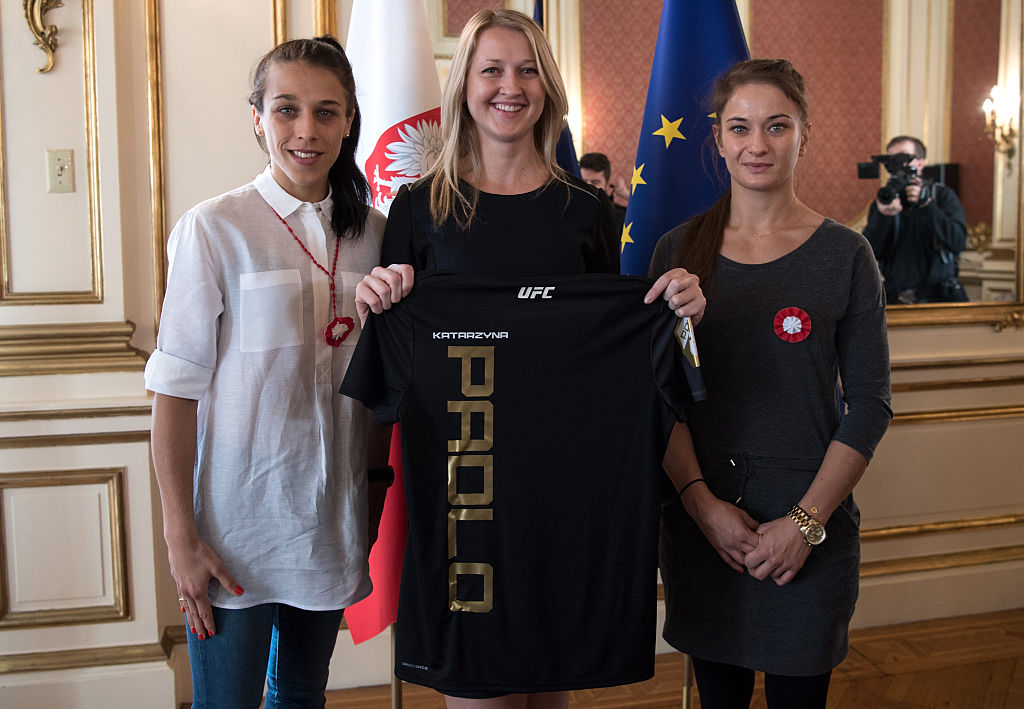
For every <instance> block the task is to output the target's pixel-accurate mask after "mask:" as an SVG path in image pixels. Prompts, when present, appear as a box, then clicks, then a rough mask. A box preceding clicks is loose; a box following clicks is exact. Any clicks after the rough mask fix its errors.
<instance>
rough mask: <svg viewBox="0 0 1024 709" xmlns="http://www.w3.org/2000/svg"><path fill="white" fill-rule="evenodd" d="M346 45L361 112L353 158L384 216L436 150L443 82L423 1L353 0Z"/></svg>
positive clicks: (439, 145)
mask: <svg viewBox="0 0 1024 709" xmlns="http://www.w3.org/2000/svg"><path fill="white" fill-rule="evenodd" d="M345 51H346V52H347V53H348V57H349V59H350V60H351V62H352V71H353V73H354V75H355V80H356V98H357V99H358V101H359V110H360V111H361V113H362V128H361V129H360V136H359V148H358V149H357V151H356V163H357V164H358V165H359V166H360V167H362V168H363V171H364V172H365V173H366V179H367V180H368V181H369V183H370V191H371V193H372V195H373V206H374V207H376V208H377V209H379V210H381V211H382V212H384V213H385V214H387V212H388V208H389V207H390V206H391V200H393V199H394V198H395V195H396V194H397V193H398V188H399V187H401V186H402V185H403V184H407V183H412V182H415V181H416V180H418V179H419V178H420V177H421V176H422V175H423V173H424V172H426V171H427V169H429V168H430V166H431V165H433V163H434V160H436V159H437V156H438V155H439V154H440V151H441V85H440V83H439V82H438V78H437V68H436V66H435V64H434V50H433V48H432V46H431V44H430V34H429V33H428V32H427V14H426V10H425V9H424V7H423V0H387V2H382V1H381V0H355V4H354V5H353V7H352V19H351V22H350V24H349V30H348V44H347V45H346V46H345Z"/></svg>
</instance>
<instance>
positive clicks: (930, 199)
mask: <svg viewBox="0 0 1024 709" xmlns="http://www.w3.org/2000/svg"><path fill="white" fill-rule="evenodd" d="M885 150H886V152H887V153H888V154H889V155H900V154H906V155H909V156H911V158H910V159H909V161H908V163H907V168H910V169H909V170H908V173H910V174H912V176H911V177H910V179H909V183H908V184H906V186H905V187H903V189H902V190H901V191H900V192H899V193H898V194H897V195H896V196H895V197H894V198H893V199H892V200H891V201H890V202H888V203H886V202H883V201H881V200H880V199H879V198H877V197H876V199H875V201H874V202H873V203H872V204H871V207H870V209H869V211H868V222H867V225H866V226H865V227H864V236H865V237H867V240H868V241H869V242H871V248H872V249H873V250H874V252H875V258H876V259H877V260H878V266H879V268H880V269H881V271H882V277H883V278H884V279H885V299H886V302H887V303H889V304H911V303H934V302H953V301H965V300H967V294H966V293H965V292H964V288H963V285H962V284H961V283H960V279H959V266H958V265H957V255H958V254H959V253H960V252H961V251H963V249H964V246H965V245H966V243H967V220H966V218H965V217H964V210H963V207H961V206H960V200H959V199H958V198H957V196H956V193H955V192H953V190H952V189H950V188H949V187H947V186H946V185H943V184H941V183H937V182H931V181H929V180H924V179H922V178H921V171H922V170H923V169H924V166H925V157H926V155H927V152H926V150H925V146H924V143H922V142H921V141H920V140H918V139H917V138H914V137H911V136H907V135H899V136H896V137H895V138H893V139H892V140H890V141H889V144H888V145H887V146H886V148H885ZM890 184H892V183H890ZM880 192H884V190H880Z"/></svg>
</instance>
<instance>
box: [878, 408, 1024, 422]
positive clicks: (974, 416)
mask: <svg viewBox="0 0 1024 709" xmlns="http://www.w3.org/2000/svg"><path fill="white" fill-rule="evenodd" d="M1021 416H1024V406H1019V405H1009V406H987V407H978V408H967V409H940V410H937V411H907V412H903V413H897V414H895V415H893V417H892V422H893V424H894V425H895V424H910V423H960V422H963V421H987V420H991V419H1005V418H1020V417H1021Z"/></svg>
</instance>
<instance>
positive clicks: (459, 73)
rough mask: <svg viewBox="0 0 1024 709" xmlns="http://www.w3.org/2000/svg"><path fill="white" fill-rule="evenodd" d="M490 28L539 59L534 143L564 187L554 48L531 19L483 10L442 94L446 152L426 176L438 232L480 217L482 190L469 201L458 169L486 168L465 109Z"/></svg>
mask: <svg viewBox="0 0 1024 709" xmlns="http://www.w3.org/2000/svg"><path fill="white" fill-rule="evenodd" d="M492 27H499V28H502V29H509V30H516V31H518V32H522V33H523V35H524V36H525V37H526V41H527V42H529V43H530V47H531V49H532V50H533V55H534V57H536V60H537V72H538V74H539V75H540V80H541V85H542V86H543V87H544V94H545V98H544V109H543V111H542V112H541V114H540V118H538V119H537V123H536V124H534V127H533V142H534V146H535V147H536V149H537V152H538V154H539V155H540V157H541V160H542V161H543V163H544V167H545V168H546V169H547V171H548V174H549V175H550V178H551V179H555V180H560V181H562V182H566V181H567V180H566V176H565V172H564V171H563V170H562V168H560V167H559V166H558V162H557V161H556V159H555V148H556V147H557V145H558V137H559V136H560V135H561V133H562V129H563V128H564V126H565V116H566V114H567V113H568V110H569V101H568V99H567V98H566V95H565V85H564V84H563V83H562V76H561V74H559V72H558V65H557V63H556V62H555V57H554V55H553V54H552V53H551V46H550V45H549V44H548V41H547V39H546V38H545V37H544V33H543V31H541V29H540V27H538V26H537V23H536V22H534V21H533V20H532V19H531V18H530V17H529V16H528V15H524V14H523V13H521V12H518V11H516V10H498V11H497V12H495V11H493V10H481V11H480V12H478V13H476V14H475V15H473V17H471V18H470V20H469V22H467V23H466V26H465V27H464V28H463V29H462V33H461V34H460V35H459V44H458V46H457V47H456V49H455V54H454V56H452V65H451V71H450V73H449V74H448V81H447V82H446V83H445V86H444V91H443V93H442V95H441V135H442V138H443V141H444V143H443V147H442V148H441V154H440V155H439V156H438V158H437V162H435V163H434V165H433V167H431V168H430V170H429V171H428V172H427V174H426V175H425V177H432V178H433V179H432V181H431V185H430V215H431V217H432V219H433V222H434V226H435V227H437V226H439V225H440V224H441V223H443V222H444V221H445V220H447V219H448V218H449V217H452V216H454V217H455V220H456V223H458V225H459V226H460V227H461V228H463V229H465V228H467V227H468V226H469V224H470V223H471V222H472V221H473V217H474V216H475V215H476V207H477V201H478V199H479V196H480V193H479V191H478V190H477V189H476V188H475V187H473V188H472V189H471V193H470V196H469V197H467V196H466V195H464V194H463V193H462V190H460V189H459V166H460V165H461V164H462V163H463V161H464V160H468V161H469V166H470V169H471V171H472V173H477V172H479V171H480V169H481V168H482V166H483V161H482V157H481V153H480V143H479V140H478V136H477V133H476V130H474V123H473V118H472V116H470V114H469V108H468V107H467V106H466V79H467V77H468V74H469V69H470V62H472V60H473V55H474V54H475V53H476V48H477V44H478V42H479V40H480V35H481V34H482V33H483V32H484V31H485V30H488V29H491V28H492Z"/></svg>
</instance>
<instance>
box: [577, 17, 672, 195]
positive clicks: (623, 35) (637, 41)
mask: <svg viewBox="0 0 1024 709" xmlns="http://www.w3.org/2000/svg"><path fill="white" fill-rule="evenodd" d="M582 7H583V16H582V18H581V25H582V27H581V35H582V47H581V55H582V57H581V58H582V64H583V66H582V90H583V135H582V136H580V138H582V141H583V152H599V153H605V154H606V155H607V156H608V158H609V159H610V160H611V163H612V179H614V180H616V181H618V182H619V184H628V183H629V178H630V176H631V175H632V173H633V158H634V157H636V146H637V143H638V142H639V140H640V124H641V122H642V121H643V117H644V102H645V101H646V100H647V84H648V82H649V81H650V77H651V64H652V63H653V62H654V45H655V42H656V41H657V39H658V22H659V20H660V19H661V2H658V1H657V0H653V1H652V0H584V2H583V4H582Z"/></svg>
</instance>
